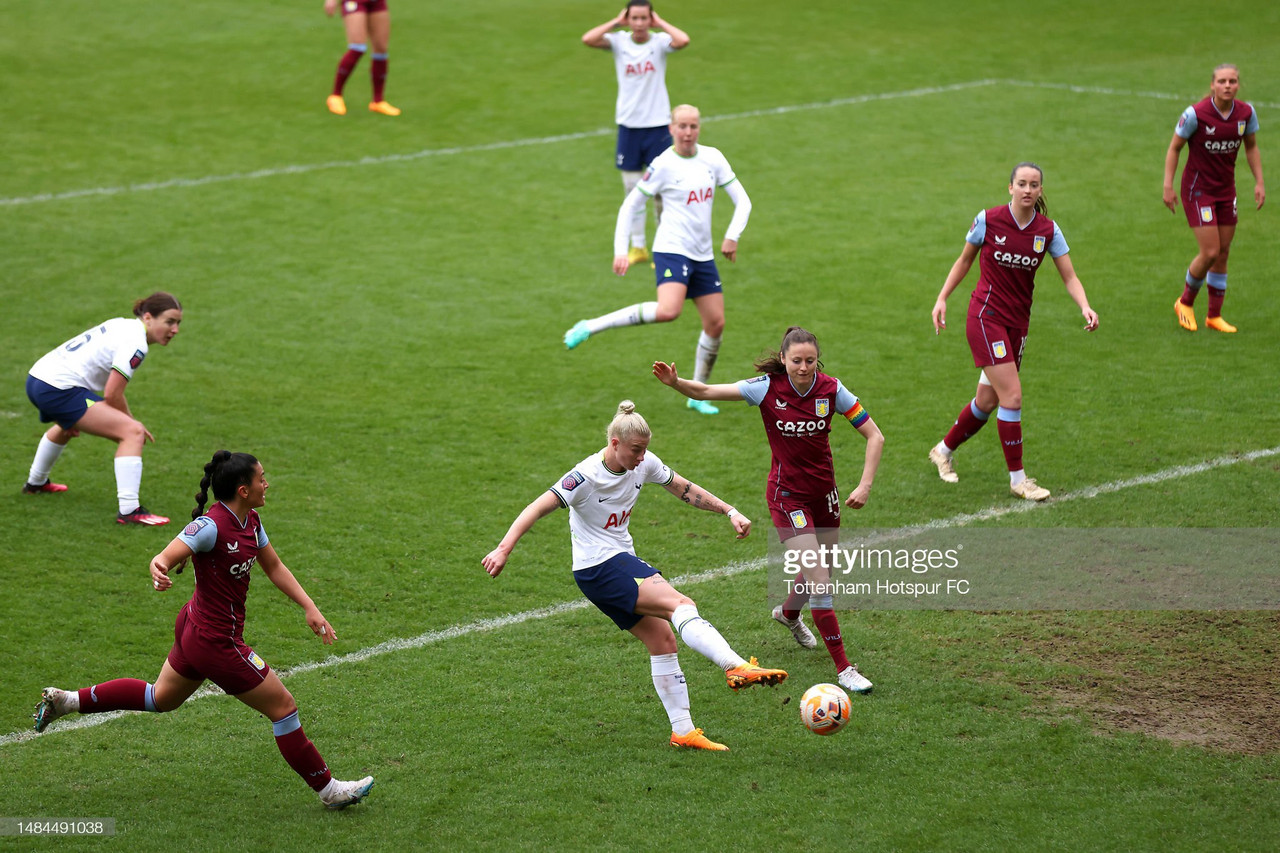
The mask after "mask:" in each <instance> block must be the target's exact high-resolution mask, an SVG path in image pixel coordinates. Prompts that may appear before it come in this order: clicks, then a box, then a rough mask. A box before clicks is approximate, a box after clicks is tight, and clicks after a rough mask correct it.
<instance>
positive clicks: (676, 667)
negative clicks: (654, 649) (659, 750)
mask: <svg viewBox="0 0 1280 853" xmlns="http://www.w3.org/2000/svg"><path fill="white" fill-rule="evenodd" d="M649 671H650V672H651V673H652V674H653V688H654V689H655V690H657V691H658V698H659V699H661V700H662V707H664V708H666V709H667V718H668V719H670V720H671V731H673V732H675V733H676V734H678V735H687V734H688V733H689V732H691V731H693V717H691V716H690V715H689V686H688V685H687V684H685V680H684V673H683V672H681V671H680V661H679V660H677V656H676V654H675V653H674V652H673V653H672V654H669V655H650V656H649Z"/></svg>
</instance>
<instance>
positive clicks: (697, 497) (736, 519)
mask: <svg viewBox="0 0 1280 853" xmlns="http://www.w3.org/2000/svg"><path fill="white" fill-rule="evenodd" d="M663 488H664V489H666V490H667V491H668V492H670V493H671V494H673V495H675V496H676V497H678V498H679V499H680V500H682V501H684V502H685V503H687V504H688V505H689V506H691V507H693V508H694V509H705V510H706V511H707V512H715V513H720V514H722V515H727V516H728V517H729V521H730V522H731V523H732V524H733V529H734V532H735V533H736V534H737V536H736V538H738V539H744V538H746V537H747V536H748V535H749V534H750V533H751V519H749V518H747V517H746V516H745V515H743V514H742V513H740V512H738V511H737V510H736V509H734V508H733V507H731V506H729V505H728V504H727V503H725V502H724V501H722V500H720V499H719V498H718V497H716V496H715V495H713V494H711V493H710V492H708V491H707V490H706V489H704V488H702V486H699V485H698V484H697V483H694V482H691V481H689V480H686V479H685V478H684V477H681V476H680V475H679V474H677V473H676V472H674V471H672V472H671V482H670V483H667V484H666V485H665V486H663Z"/></svg>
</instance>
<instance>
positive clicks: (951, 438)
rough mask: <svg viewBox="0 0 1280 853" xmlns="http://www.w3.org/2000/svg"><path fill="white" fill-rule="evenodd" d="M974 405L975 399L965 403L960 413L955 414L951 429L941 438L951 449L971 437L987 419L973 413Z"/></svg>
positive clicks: (975, 403) (975, 405)
mask: <svg viewBox="0 0 1280 853" xmlns="http://www.w3.org/2000/svg"><path fill="white" fill-rule="evenodd" d="M976 407H977V402H976V401H973V402H969V403H966V404H965V407H964V408H963V409H961V410H960V414H959V415H957V416H956V422H955V423H954V424H953V425H952V427H951V429H950V430H948V431H947V435H946V437H945V438H943V439H942V443H943V444H945V445H946V446H947V447H949V448H951V449H952V450H955V449H956V448H957V447H959V446H960V445H962V444H964V443H965V442H966V441H968V440H969V439H971V438H973V436H974V435H975V434H976V433H977V432H978V430H980V429H982V427H983V426H984V425H985V424H986V422H987V421H986V419H984V418H979V417H978V416H977V415H975V414H974V413H973V410H974V409H975V408H976Z"/></svg>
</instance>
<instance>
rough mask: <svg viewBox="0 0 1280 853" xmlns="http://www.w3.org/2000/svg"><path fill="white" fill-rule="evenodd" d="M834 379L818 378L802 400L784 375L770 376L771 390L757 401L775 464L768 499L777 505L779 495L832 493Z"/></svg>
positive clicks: (833, 466) (833, 465)
mask: <svg viewBox="0 0 1280 853" xmlns="http://www.w3.org/2000/svg"><path fill="white" fill-rule="evenodd" d="M837 385H838V383H837V382H836V380H835V379H834V378H832V377H830V376H827V375H826V374H825V373H819V374H818V375H817V377H816V378H815V379H814V380H813V385H812V386H810V388H809V393H807V394H804V395H803V396H802V395H801V394H799V393H798V392H797V391H796V389H795V388H794V387H793V386H792V385H791V380H790V378H788V377H787V375H786V374H785V373H779V374H774V375H772V376H770V377H769V390H768V391H766V392H765V395H764V399H763V400H761V402H760V417H761V418H763V419H764V431H765V434H766V435H767V436H768V437H769V449H770V450H771V451H773V460H772V462H771V463H770V466H769V484H768V487H767V492H766V495H767V497H768V498H769V500H773V501H776V500H778V499H779V498H780V497H782V492H789V493H790V494H792V495H799V496H807V497H820V496H822V495H826V494H830V493H831V492H832V491H833V490H834V489H835V488H836V470H835V463H834V462H833V461H832V459H831V440H830V435H831V421H832V419H833V418H837V417H840V416H841V413H840V412H837V411H836V388H837Z"/></svg>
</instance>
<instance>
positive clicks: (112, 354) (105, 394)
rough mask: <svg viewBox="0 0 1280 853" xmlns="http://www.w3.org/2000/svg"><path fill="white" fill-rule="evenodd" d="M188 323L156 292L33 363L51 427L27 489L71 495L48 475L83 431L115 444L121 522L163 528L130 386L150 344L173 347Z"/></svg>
mask: <svg viewBox="0 0 1280 853" xmlns="http://www.w3.org/2000/svg"><path fill="white" fill-rule="evenodd" d="M181 322H182V305H181V304H180V303H179V302H178V300H177V298H176V297H174V296H173V295H172V294H170V293H164V292H162V291H161V292H157V293H153V294H151V295H150V296H148V297H146V298H145V299H139V300H138V301H137V302H135V303H134V305H133V317H132V318H126V317H116V318H114V319H111V320H104V321H103V322H101V323H99V324H98V325H96V326H94V327H93V328H91V329H87V330H85V331H84V332H82V333H80V334H79V335H76V336H75V337H74V338H72V339H71V340H69V341H67V342H66V343H64V344H63V345H62V346H60V347H58V348H57V349H55V350H52V351H51V352H48V353H46V354H45V355H44V356H43V357H42V358H41V359H40V360H39V361H37V362H36V363H35V364H34V365H33V366H32V367H31V370H30V372H29V375H28V376H27V397H28V399H30V400H31V404H32V405H33V406H35V407H36V409H37V410H38V411H39V412H40V420H42V421H44V422H45V423H48V422H49V421H53V422H54V425H53V426H51V427H49V429H48V431H47V432H46V433H45V434H44V437H43V438H41V439H40V445H39V447H37V448H36V455H35V458H34V459H33V460H32V462H31V471H30V473H29V474H28V475H27V482H26V485H24V486H23V487H22V491H23V492H24V493H25V494H29V495H31V494H43V493H53V492H65V491H66V490H67V487H66V486H64V485H62V484H61V483H54V482H51V481H50V480H49V472H50V470H52V468H53V464H54V463H55V462H57V461H58V457H59V456H61V455H62V451H63V450H64V449H65V448H66V446H67V442H69V441H71V439H73V438H75V437H76V436H77V435H79V434H80V433H82V432H87V433H90V434H91V435H100V436H102V437H103V438H109V439H111V440H112V441H114V442H115V443H116V459H115V469H116V498H117V502H118V504H119V513H118V514H117V515H116V521H117V522H118V523H120V524H144V525H152V526H154V525H160V524H168V523H169V519H168V518H165V517H164V516H162V515H156V514H155V513H151V512H148V511H147V510H146V509H145V508H143V507H142V505H141V504H140V502H139V500H138V491H139V489H140V488H141V485H142V446H143V444H145V443H146V442H148V441H154V440H155V438H154V436H152V435H151V432H150V431H149V430H148V429H147V428H146V427H145V426H143V425H142V424H141V423H140V422H139V421H137V420H136V419H135V418H134V417H133V413H132V412H130V411H129V403H128V401H127V400H125V396H124V392H125V386H127V385H128V384H129V380H130V379H132V378H133V373H134V371H135V370H137V369H138V367H140V366H141V365H142V360H143V359H144V358H146V356H147V349H148V347H149V345H150V344H159V345H160V346H162V347H163V346H168V345H169V342H170V341H172V340H173V338H174V335H176V334H178V326H179V324H180V323H181Z"/></svg>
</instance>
